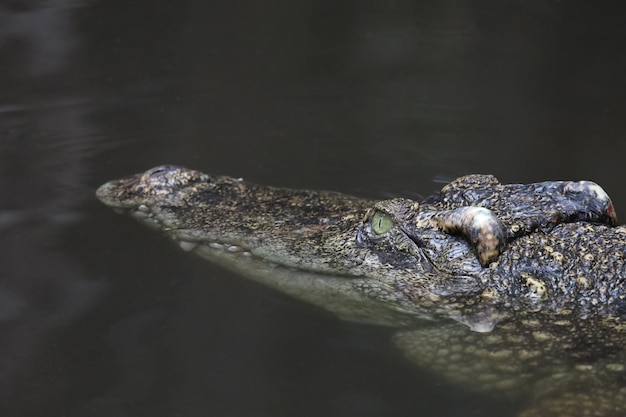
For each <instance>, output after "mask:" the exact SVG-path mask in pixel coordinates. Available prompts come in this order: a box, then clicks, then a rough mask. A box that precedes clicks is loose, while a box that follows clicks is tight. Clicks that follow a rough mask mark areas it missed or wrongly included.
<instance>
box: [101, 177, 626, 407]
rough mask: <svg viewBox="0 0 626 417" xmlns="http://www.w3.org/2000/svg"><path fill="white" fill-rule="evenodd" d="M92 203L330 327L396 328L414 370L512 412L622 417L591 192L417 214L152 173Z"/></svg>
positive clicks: (623, 239)
mask: <svg viewBox="0 0 626 417" xmlns="http://www.w3.org/2000/svg"><path fill="white" fill-rule="evenodd" d="M97 196H98V198H99V199H100V200H101V201H102V202H104V203H105V204H107V205H109V206H111V207H114V208H116V209H118V210H121V211H126V212H128V213H130V214H131V215H133V216H134V217H136V218H138V219H140V220H141V221H143V222H144V223H146V224H147V225H149V226H151V227H153V228H155V229H157V230H160V231H162V232H164V233H165V234H166V235H167V236H169V237H170V238H171V239H173V240H174V241H176V242H178V243H179V245H180V246H181V247H182V248H183V249H185V250H189V251H194V252H196V253H197V254H199V255H201V256H203V257H205V258H207V259H209V260H211V261H213V262H215V263H218V264H220V265H223V266H225V267H227V268H230V269H233V270H236V271H238V272H240V273H241V274H243V275H245V276H247V277H249V278H251V279H254V280H256V281H259V282H261V283H263V284H265V285H269V286H272V287H274V288H276V289H278V290H280V291H282V292H285V293H287V294H290V295H292V296H294V297H297V298H300V299H303V300H305V301H308V302H310V303H313V304H316V305H318V306H320V307H322V308H325V309H327V310H329V311H332V312H333V313H335V314H337V315H338V316H339V317H342V318H344V319H348V320H357V321H362V322H368V323H375V324H385V325H391V326H396V327H398V330H397V331H396V334H395V336H394V341H395V343H396V344H397V345H398V346H399V347H400V348H401V349H402V350H403V351H404V352H405V354H406V355H407V357H408V358H409V359H410V360H411V361H413V362H415V363H416V364H418V365H420V366H423V367H426V368H429V369H431V370H434V371H437V372H439V373H441V374H443V375H445V376H446V377H447V378H449V379H450V380H451V381H455V382H458V383H459V384H462V385H465V386H466V387H469V388H471V389H478V390H483V391H490V392H493V393H496V395H503V394H505V395H509V396H511V397H517V398H519V399H520V400H519V401H520V404H522V407H521V410H520V414H519V415H520V416H525V417H530V416H587V415H597V416H605V417H606V416H618V415H624V414H626V408H625V404H626V370H625V365H624V364H625V363H626V361H625V359H626V358H625V355H624V351H623V346H624V340H625V334H626V329H625V325H624V318H625V317H626V301H625V298H626V288H625V286H626V283H625V280H626V268H625V266H624V249H625V248H626V230H625V229H624V228H623V227H616V226H615V224H616V218H615V212H614V210H613V207H612V205H611V202H610V199H609V198H608V196H607V195H606V193H604V191H603V190H602V189H601V188H600V187H599V186H597V185H595V184H593V183H590V182H584V181H583V182H545V183H539V184H528V185H502V184H500V183H499V182H498V181H497V180H496V179H495V178H493V177H491V176H481V175H474V176H467V177H462V178H460V179H458V180H455V181H453V182H452V183H451V184H449V185H448V186H446V187H444V188H443V189H442V191H441V192H440V193H439V194H437V195H434V196H431V197H429V198H427V199H425V200H424V201H422V202H421V203H419V204H418V203H417V202H414V201H411V200H407V199H392V200H384V201H373V200H365V199H361V198H356V197H351V196H346V195H342V194H338V193H332V192H320V191H307V190H289V189H281V188H274V187H265V186H259V185H256V184H253V183H249V182H245V181H242V180H238V179H233V178H229V177H216V176H210V175H207V174H203V173H201V172H198V171H193V170H188V169H185V168H180V167H170V166H163V167H157V168H154V169H152V170H149V171H147V172H145V173H142V174H137V175H135V176H132V177H128V178H125V179H122V180H118V181H111V182H109V183H107V184H104V185H103V186H102V187H100V188H99V189H98V191H97Z"/></svg>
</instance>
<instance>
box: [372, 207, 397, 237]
mask: <svg viewBox="0 0 626 417" xmlns="http://www.w3.org/2000/svg"><path fill="white" fill-rule="evenodd" d="M392 227H393V220H392V219H391V216H390V215H388V214H386V213H383V212H382V211H376V213H374V215H373V216H372V229H373V230H374V232H375V233H376V234H377V235H382V234H383V233H387V232H388V231H389V229H391V228H392Z"/></svg>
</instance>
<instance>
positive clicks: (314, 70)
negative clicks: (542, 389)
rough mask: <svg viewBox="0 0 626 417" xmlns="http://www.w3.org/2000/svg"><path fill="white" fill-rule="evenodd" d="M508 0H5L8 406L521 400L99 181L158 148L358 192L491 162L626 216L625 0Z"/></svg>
mask: <svg viewBox="0 0 626 417" xmlns="http://www.w3.org/2000/svg"><path fill="white" fill-rule="evenodd" d="M501 3H502V4H500V3H498V2H450V1H443V2H430V3H429V4H426V5H424V4H420V3H419V2H409V1H378V0H376V1H359V2H357V1H346V2H335V1H286V0H276V1H271V2H258V1H244V2H238V3H236V4H235V3H234V2H226V1H224V2H218V1H195V2H194V1H181V2H167V1H154V0H152V1H144V0H136V1H133V2H128V1H119V0H110V1H95V0H84V1H80V0H74V1H72V0H47V1H46V0H43V1H26V0H24V1H1V2H0V54H1V55H0V56H2V60H1V62H0V140H1V147H0V169H1V170H2V176H1V177H0V210H1V211H0V242H1V243H0V244H1V249H2V250H1V252H0V259H1V262H2V263H1V265H2V275H1V279H0V340H1V342H0V413H1V414H2V415H6V416H35V415H46V416H72V417H73V416H121V417H123V416H293V415H300V416H320V415H324V416H346V415H359V416H381V415H385V416H407V415H420V416H493V415H500V416H507V415H514V413H515V410H516V409H517V407H519V406H520V405H519V404H515V403H513V402H512V401H511V400H508V399H506V398H499V399H493V398H490V397H487V396H481V395H478V394H470V393H467V392H465V391H463V390H462V389H459V388H455V387H451V386H449V385H447V384H446V383H445V381H442V380H441V379H439V378H438V377H437V376H434V375H430V374H428V373H427V372H424V371H421V370H418V369H413V368H411V367H410V366H409V365H408V363H407V362H405V361H404V359H403V358H402V355H401V353H399V352H397V351H396V350H395V349H394V348H393V347H392V346H391V344H390V343H389V334H388V331H387V330H386V329H380V328H375V327H368V326H363V325H353V324H347V323H342V322H339V321H337V320H335V319H334V318H332V317H330V316H328V315H327V314H325V313H323V312H320V311H318V310H316V309H314V308H312V307H308V306H304V305H301V304H299V303H298V302H296V301H292V300H290V299H287V298H285V297H283V296H281V295H279V294H276V293H274V292H272V291H270V290H268V289H265V288H260V287H259V286H257V285H256V284H253V283H250V282H247V281H245V280H243V279H241V278H239V277H237V276H235V275H233V274H231V273H228V272H225V271H223V270H221V269H217V268H214V267H212V266H211V265H209V264H206V263H205V262H203V261H201V260H199V259H196V258H194V257H192V256H190V255H188V254H184V253H181V251H179V250H176V248H174V247H172V245H170V244H169V243H167V242H166V241H165V240H164V239H162V238H160V237H159V236H158V235H156V234H154V233H153V232H150V231H148V230H144V228H143V227H140V226H138V225H137V224H135V222H134V221H132V220H131V219H126V218H122V217H119V216H115V215H114V214H113V213H112V212H111V211H109V210H108V209H106V208H104V207H102V206H100V205H99V204H98V203H97V202H96V201H95V199H94V197H93V192H94V190H95V188H96V186H97V185H99V184H100V183H102V182H104V181H106V180H109V179H112V178H115V177H119V176H122V175H126V174H129V173H134V172H138V171H142V170H144V169H147V168H149V167H151V166H153V165H158V164H162V163H175V164H181V165H186V166H189V167H194V168H197V169H201V170H204V171H207V172H213V173H224V174H230V175H234V176H243V177H245V178H247V179H250V180H254V181H256V182H262V183H271V184H275V185H284V186H293V187H299V188H323V189H334V190H339V191H343V192H348V193H352V194H358V195H362V196H369V197H387V196H413V197H414V196H416V195H420V194H421V195H425V194H429V193H431V192H432V191H434V190H436V189H438V188H439V187H440V185H441V184H440V183H441V182H442V181H446V180H450V179H452V178H454V177H456V176H458V175H460V174H465V173H471V172H480V173H493V174H496V175H497V176H498V177H499V178H500V179H501V180H502V181H504V182H528V181H538V180H544V179H582V178H585V179H592V180H594V181H596V182H598V183H600V184H602V185H603V186H604V188H605V189H606V190H607V191H608V192H609V194H611V195H612V196H613V199H614V203H615V205H616V207H617V209H618V214H619V212H620V207H626V192H625V191H624V190H623V187H622V184H623V183H624V180H625V179H626V174H625V173H624V172H625V171H624V163H623V161H624V154H625V152H626V140H624V136H625V134H626V117H624V112H625V110H624V109H625V108H626V86H625V83H624V79H625V74H626V52H624V47H623V40H624V39H626V25H624V24H623V13H620V10H618V9H617V8H612V7H608V6H605V5H599V4H598V3H588V2H579V3H576V2H554V1H538V2H525V1H519V2H501ZM603 4H606V3H603Z"/></svg>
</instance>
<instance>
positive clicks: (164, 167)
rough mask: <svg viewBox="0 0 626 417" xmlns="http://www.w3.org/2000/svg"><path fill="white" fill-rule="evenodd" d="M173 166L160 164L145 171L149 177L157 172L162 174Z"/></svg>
mask: <svg viewBox="0 0 626 417" xmlns="http://www.w3.org/2000/svg"><path fill="white" fill-rule="evenodd" d="M174 168H176V167H175V166H173V165H161V166H158V167H154V168H152V169H149V170H148V171H146V174H147V175H148V176H149V177H152V176H155V175H157V174H162V173H163V172H167V171H171V170H172V169H174Z"/></svg>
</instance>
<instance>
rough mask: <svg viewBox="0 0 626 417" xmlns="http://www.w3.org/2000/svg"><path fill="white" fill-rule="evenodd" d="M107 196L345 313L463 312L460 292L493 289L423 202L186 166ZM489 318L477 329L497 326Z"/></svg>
mask: <svg viewBox="0 0 626 417" xmlns="http://www.w3.org/2000/svg"><path fill="white" fill-rule="evenodd" d="M97 197H98V198H99V199H100V200H101V201H102V202H103V203H105V204H106V205H108V206H111V207H113V208H114V209H116V210H117V211H122V212H127V213H129V214H130V215H132V216H133V217H135V218H137V219H139V220H140V221H142V222H143V223H145V224H147V225H148V226H150V227H152V228H155V229H158V230H161V231H162V232H164V233H165V234H166V235H167V236H168V237H169V238H171V239H172V240H174V241H175V242H177V243H178V244H179V245H180V247H181V248H182V249H184V250H187V251H194V252H196V253H197V254H199V255H201V256H203V257H205V258H207V259H209V260H211V261H213V262H215V263H218V264H221V265H223V266H226V267H228V268H231V269H234V270H237V271H238V272H240V273H243V274H244V275H247V276H248V277H250V278H253V279H255V280H257V281H260V282H263V283H264V284H266V285H270V286H273V287H275V288H278V289H280V290H281V291H283V292H286V293H288V294H290V295H293V296H296V297H298V298H301V299H305V300H307V301H309V302H312V303H314V304H317V305H320V306H322V307H324V308H326V309H328V310H331V311H333V312H334V313H336V314H338V315H339V316H341V317H343V318H347V319H352V320H359V321H366V322H376V323H381V322H382V323H388V324H402V323H405V322H407V321H413V320H415V319H434V318H436V317H437V316H441V315H443V316H448V317H450V316H453V317H457V316H459V311H458V307H459V305H460V304H459V301H460V299H464V298H473V299H475V298H480V297H483V295H481V291H482V289H481V288H482V286H481V283H480V278H479V273H480V271H481V270H483V267H482V265H481V263H480V261H479V259H478V258H477V257H476V255H475V252H474V250H473V247H472V246H471V245H470V244H468V242H467V240H465V239H464V238H463V237H462V236H456V235H451V234H449V233H446V232H445V231H443V230H440V228H438V227H435V226H434V223H433V219H432V216H426V217H424V216H422V217H420V216H419V215H418V216H416V213H417V212H418V211H419V205H418V204H417V203H415V202H413V201H411V200H404V199H394V200H388V201H382V202H374V201H370V200H364V199H360V198H356V197H351V196H346V195H342V194H339V193H333V192H319V191H304V190H289V189H283V188H274V187H265V186H259V185H256V184H253V183H249V182H245V181H242V180H241V179H234V178H230V177H224V176H211V175H207V174H204V173H201V172H199V171H194V170H189V169H185V168H182V167H175V166H160V167H156V168H153V169H151V170H148V171H146V172H145V173H142V174H137V175H133V176H131V177H128V178H124V179H121V180H116V181H111V182H108V183H106V184H104V185H102V186H101V187H100V188H99V189H98V191H97ZM479 217H480V216H479ZM487 298H488V299H489V300H493V294H489V295H488V297H487ZM471 304H473V305H476V304H477V303H471ZM478 304H480V303H478ZM480 314H481V315H484V314H483V312H481V313H480ZM465 315H466V316H467V312H466V313H465ZM485 320H486V321H485ZM485 320H481V321H480V324H477V325H476V326H477V329H480V328H481V326H485V322H486V323H487V324H486V326H487V329H488V328H490V327H489V326H491V323H492V321H493V318H492V317H490V318H488V319H485ZM472 323H474V322H472Z"/></svg>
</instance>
